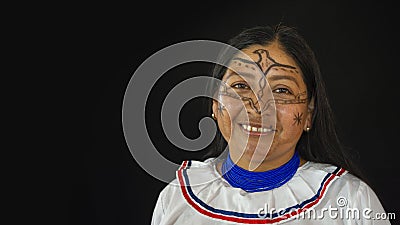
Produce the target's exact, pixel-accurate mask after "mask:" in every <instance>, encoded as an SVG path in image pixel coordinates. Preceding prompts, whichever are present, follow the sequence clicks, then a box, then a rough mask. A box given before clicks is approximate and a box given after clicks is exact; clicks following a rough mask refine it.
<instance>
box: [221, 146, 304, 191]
mask: <svg viewBox="0 0 400 225" xmlns="http://www.w3.org/2000/svg"><path fill="white" fill-rule="evenodd" d="M299 165H300V157H299V154H298V153H297V151H296V152H295V153H294V155H293V157H292V158H291V159H290V160H289V161H288V162H287V163H285V164H284V165H282V166H280V167H278V168H276V169H273V170H268V171H265V172H251V171H248V170H245V169H243V168H241V167H239V166H237V165H236V164H235V163H234V162H233V161H232V159H231V157H230V155H229V154H228V157H227V159H226V160H225V162H224V163H223V164H222V168H221V170H222V174H223V175H222V176H223V177H224V178H225V180H226V181H228V183H229V184H230V185H231V186H232V187H237V188H241V189H243V190H245V191H246V192H259V191H268V190H271V189H274V188H277V187H280V186H282V185H283V184H285V183H286V182H288V181H289V180H290V179H292V177H293V176H294V174H295V173H296V171H297V168H298V167H299Z"/></svg>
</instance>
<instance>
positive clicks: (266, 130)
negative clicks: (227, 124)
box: [242, 124, 272, 133]
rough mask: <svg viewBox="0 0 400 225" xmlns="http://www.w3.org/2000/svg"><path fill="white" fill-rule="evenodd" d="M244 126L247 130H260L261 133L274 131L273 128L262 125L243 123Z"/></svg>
mask: <svg viewBox="0 0 400 225" xmlns="http://www.w3.org/2000/svg"><path fill="white" fill-rule="evenodd" d="M242 127H243V129H245V130H247V131H253V132H260V133H266V132H271V131H272V129H268V128H262V127H252V126H250V125H244V124H242Z"/></svg>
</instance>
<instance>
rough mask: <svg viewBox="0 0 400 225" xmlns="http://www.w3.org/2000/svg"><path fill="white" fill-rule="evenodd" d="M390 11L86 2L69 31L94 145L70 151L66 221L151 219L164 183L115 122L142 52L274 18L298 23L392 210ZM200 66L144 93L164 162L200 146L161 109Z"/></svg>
mask: <svg viewBox="0 0 400 225" xmlns="http://www.w3.org/2000/svg"><path fill="white" fill-rule="evenodd" d="M395 8H396V7H394V5H392V4H390V3H388V2H384V1H379V2H365V1H359V2H356V1H353V2H351V3H350V2H347V1H343V2H337V1H335V2H332V1H329V2H326V3H320V2H319V1H315V2H312V1H296V2H295V1H259V2H254V3H253V2H252V3H250V2H249V3H245V2H227V3H213V2H204V1H201V2H200V1H195V2H186V3H181V4H173V3H171V2H164V3H155V2H145V3H142V5H137V6H115V5H113V6H111V5H109V4H106V3H104V4H103V5H92V6H89V7H87V8H85V10H82V12H81V15H83V16H84V19H82V20H81V21H79V22H78V23H79V25H80V26H79V28H77V30H76V33H75V34H74V36H75V39H76V40H80V44H82V46H83V47H82V49H81V50H82V54H81V56H83V57H80V58H83V59H82V60H80V61H78V63H79V64H81V65H82V66H84V67H85V68H89V69H87V70H86V71H84V72H85V74H84V76H82V77H81V78H80V80H79V81H78V82H80V84H81V87H83V90H84V93H85V94H86V95H85V97H82V98H83V99H84V101H85V106H86V107H88V108H89V113H88V114H83V115H85V118H84V119H85V120H86V123H89V125H90V133H89V134H86V136H85V139H86V140H90V144H89V146H88V147H87V148H84V149H83V150H82V151H80V152H79V154H78V155H77V157H74V160H76V164H74V166H73V167H74V168H75V169H76V170H74V172H75V173H74V174H73V176H72V178H73V179H72V183H71V184H72V187H71V195H70V197H69V200H70V202H69V217H68V220H69V222H70V224H149V223H150V220H151V214H152V211H153V208H154V205H155V202H156V199H157V197H158V194H159V192H160V191H161V190H162V188H163V187H164V186H165V185H166V184H165V183H163V182H161V181H158V180H157V179H155V178H153V177H152V176H150V175H149V174H147V173H146V172H145V171H144V170H143V169H141V168H140V166H138V164H137V163H136V162H135V160H134V159H133V157H132V155H131V153H130V152H129V149H128V148H127V145H126V142H125V139H124V135H123V131H122V122H121V114H122V112H121V110H122V101H123V97H124V92H125V89H126V86H127V84H128V82H129V80H130V78H131V76H132V74H133V72H134V71H135V70H136V69H137V67H138V66H139V65H140V64H141V63H142V62H143V61H144V60H145V59H146V58H148V57H149V56H151V55H152V54H154V53H155V52H157V51H159V50H161V49H162V48H165V47H167V46H169V45H171V44H175V43H179V42H182V41H187V40H197V39H208V40H216V41H222V42H225V41H227V40H228V39H229V38H230V37H232V36H234V35H236V34H237V33H238V32H240V31H241V30H243V29H244V28H249V27H252V26H255V25H267V24H268V25H275V24H277V23H279V22H280V21H281V22H283V24H285V25H289V26H294V27H297V28H298V29H299V31H300V33H302V34H303V35H304V36H305V38H306V40H308V42H309V44H310V46H311V47H312V48H313V49H314V51H315V54H316V56H317V59H318V61H319V63H320V67H321V70H322V74H323V77H324V79H325V82H326V86H327V91H328V94H329V98H330V102H331V105H332V107H333V110H334V111H335V116H336V121H337V125H338V128H339V131H340V137H341V139H342V141H343V143H344V144H345V145H346V146H348V147H350V148H352V149H353V150H354V151H356V152H358V153H359V155H360V162H361V167H362V169H363V170H364V172H365V174H366V176H367V179H368V181H369V184H370V186H371V187H372V188H373V189H374V190H375V192H376V194H377V195H378V196H379V198H380V199H381V201H382V204H383V206H384V207H385V209H386V211H387V212H398V209H399V208H398V206H397V203H396V201H395V200H394V196H397V192H396V191H395V190H396V189H397V188H396V187H397V186H398V185H399V184H400V180H399V177H398V175H397V173H396V172H397V171H398V169H399V163H398V160H397V157H396V156H397V155H396V154H397V151H398V150H399V148H398V147H397V146H398V145H397V143H398V140H399V138H398V134H399V132H398V127H399V123H398V121H399V116H398V115H399V110H398V109H396V108H395V107H396V105H398V99H399V94H398V78H397V77H398V76H399V69H398V64H399V62H398V57H397V55H398V35H397V34H396V32H397V31H396V30H397V29H398V27H397V24H396V23H395V22H396V20H397V17H398V12H396V11H395ZM84 34H85V35H86V34H89V36H84ZM78 54H79V53H78ZM204 71H207V70H206V66H205V65H203V64H201V63H200V64H196V65H184V66H180V67H178V68H176V69H173V70H172V71H170V72H169V73H167V74H166V75H165V76H163V78H162V79H161V80H160V82H158V83H157V85H156V86H155V87H154V90H153V91H152V92H151V95H150V98H149V102H148V104H149V106H148V108H147V109H146V110H147V114H146V120H147V122H148V124H147V125H148V127H149V129H150V134H151V135H152V138H153V140H154V141H155V145H156V146H159V147H162V148H163V152H168V151H170V152H171V154H172V157H171V158H170V159H171V160H172V161H175V162H178V163H179V162H180V161H181V160H183V159H187V157H192V158H196V157H199V154H202V153H203V152H200V153H198V154H197V155H196V154H193V155H190V156H188V155H187V153H185V152H183V151H180V150H179V149H177V148H176V147H175V146H173V145H172V144H171V143H169V142H168V141H167V139H166V138H165V135H163V134H162V132H161V131H159V127H160V116H159V115H160V112H159V110H160V106H161V103H162V99H163V97H165V95H166V94H167V93H168V91H169V90H170V89H171V88H172V87H173V86H174V85H175V84H177V83H179V81H182V80H184V79H185V78H188V77H191V76H196V75H199V74H202V73H203V72H204ZM199 103H200V101H198V100H193V101H192V102H190V103H188V104H187V105H186V106H185V107H184V109H183V111H182V113H181V117H182V118H181V122H182V124H181V125H182V130H183V132H184V133H185V134H186V135H187V136H188V137H192V138H193V137H196V135H198V134H199V133H198V131H197V126H198V121H199V118H201V117H202V116H205V110H204V108H202V107H201V105H200V104H199ZM157 110H158V111H157ZM193 127H194V128H196V129H193ZM143 132H145V131H143ZM397 216H398V215H397ZM393 224H395V221H393Z"/></svg>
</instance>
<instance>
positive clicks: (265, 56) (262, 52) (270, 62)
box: [220, 49, 307, 114]
mask: <svg viewBox="0 0 400 225" xmlns="http://www.w3.org/2000/svg"><path fill="white" fill-rule="evenodd" d="M253 53H254V54H257V56H258V60H257V61H256V62H254V61H251V60H247V59H243V58H239V57H235V58H233V59H232V64H234V66H235V67H237V68H243V67H245V68H246V69H247V70H249V69H251V70H252V71H254V72H255V71H256V67H258V68H259V69H260V70H261V71H262V72H263V74H264V75H265V76H267V74H268V72H269V71H270V70H271V69H272V68H275V69H278V68H279V69H281V70H283V71H285V72H290V73H297V74H298V73H299V72H298V71H297V68H296V67H294V66H290V65H286V64H282V63H278V62H277V61H275V60H274V59H273V58H272V57H271V56H270V54H269V52H268V50H266V49H257V50H255V51H254V52H253ZM239 75H240V74H239ZM266 85H267V80H266V79H265V77H260V79H259V80H258V87H259V90H258V92H257V96H256V98H255V100H253V98H251V97H248V96H246V97H245V96H240V95H239V94H233V93H230V92H229V91H228V88H229V89H232V88H233V87H228V85H227V86H223V87H222V88H221V89H220V95H224V96H228V97H231V98H234V99H238V100H241V101H243V102H244V103H249V105H250V106H251V108H252V109H253V110H254V111H255V112H256V113H258V114H261V112H262V111H263V110H267V109H268V107H270V106H271V105H272V103H273V102H275V103H276V104H302V103H306V102H307V92H306V91H304V92H301V93H298V94H297V95H295V96H293V98H292V99H279V98H274V99H268V100H267V102H265V103H264V102H262V99H263V98H262V97H263V95H264V90H265V87H266ZM231 92H232V91H231ZM304 95H305V96H306V97H305V98H302V96H304ZM258 101H260V104H259V105H260V106H263V107H264V108H263V109H261V108H260V109H258V108H257V107H256V105H257V103H259V102H258ZM220 109H221V110H222V108H220Z"/></svg>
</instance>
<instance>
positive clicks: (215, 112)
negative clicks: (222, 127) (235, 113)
mask: <svg viewBox="0 0 400 225" xmlns="http://www.w3.org/2000/svg"><path fill="white" fill-rule="evenodd" d="M218 104H219V103H218V101H217V100H215V99H213V103H212V113H214V115H215V120H217V119H218V115H219V113H218Z"/></svg>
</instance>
